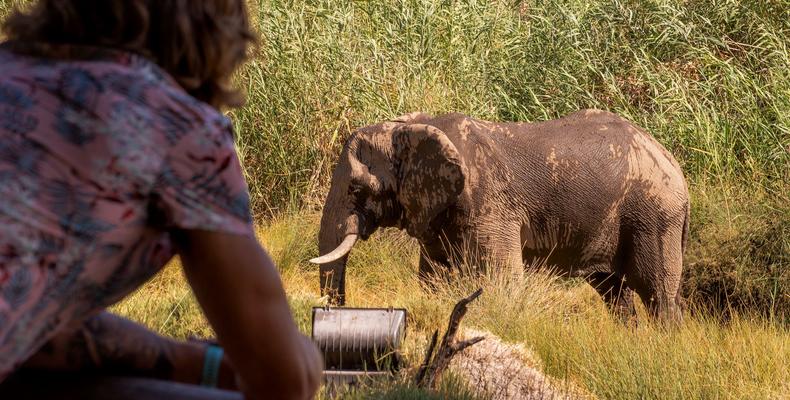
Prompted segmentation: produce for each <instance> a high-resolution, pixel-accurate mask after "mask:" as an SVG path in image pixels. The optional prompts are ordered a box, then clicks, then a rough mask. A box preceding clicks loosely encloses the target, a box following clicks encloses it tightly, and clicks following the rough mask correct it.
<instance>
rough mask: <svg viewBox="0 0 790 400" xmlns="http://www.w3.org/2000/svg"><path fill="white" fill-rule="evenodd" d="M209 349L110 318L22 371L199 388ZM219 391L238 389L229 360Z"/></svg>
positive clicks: (51, 346) (46, 350)
mask: <svg viewBox="0 0 790 400" xmlns="http://www.w3.org/2000/svg"><path fill="white" fill-rule="evenodd" d="M206 347H207V344H206V343H200V342H181V341H176V340H173V339H170V338H166V337H163V336H160V335H158V334H156V333H154V332H152V331H150V330H149V329H147V328H145V327H143V326H142V325H139V324H137V323H135V322H132V321H129V320H127V319H125V318H121V317H119V316H117V315H113V314H110V313H108V312H102V313H99V314H97V315H95V316H93V317H90V318H88V319H87V320H86V321H85V322H83V323H82V324H81V325H80V326H79V328H77V329H76V330H72V331H68V332H61V333H59V334H58V335H56V336H55V337H53V338H52V339H50V341H49V342H48V343H47V344H45V345H44V347H42V348H41V349H40V350H39V351H38V352H36V354H34V355H33V356H32V357H31V358H29V359H28V360H27V361H26V362H25V363H24V364H23V365H22V369H24V370H44V371H52V372H57V371H64V372H81V373H95V374H104V375H117V376H136V377H145V378H154V379H162V380H169V381H175V382H181V383H187V384H193V385H196V384H198V383H200V380H201V378H202V367H203V358H204V355H205V351H206ZM219 378H220V379H219V382H218V386H219V387H220V388H223V389H235V388H236V385H235V373H234V371H233V369H232V367H231V366H230V363H229V362H228V360H227V359H224V360H223V361H222V364H221V368H220V375H219Z"/></svg>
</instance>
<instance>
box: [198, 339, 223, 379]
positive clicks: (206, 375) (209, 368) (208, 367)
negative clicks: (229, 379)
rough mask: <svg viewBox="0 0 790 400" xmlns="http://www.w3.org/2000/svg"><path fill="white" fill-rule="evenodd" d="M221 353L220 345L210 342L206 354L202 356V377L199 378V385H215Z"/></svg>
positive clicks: (220, 362)
mask: <svg viewBox="0 0 790 400" xmlns="http://www.w3.org/2000/svg"><path fill="white" fill-rule="evenodd" d="M222 354H223V351H222V347H219V346H216V345H213V344H211V345H209V346H208V347H207V348H206V355H205V357H204V358H203V377H202V378H201V380H200V386H207V387H217V383H218V382H219V367H220V365H221V364H222Z"/></svg>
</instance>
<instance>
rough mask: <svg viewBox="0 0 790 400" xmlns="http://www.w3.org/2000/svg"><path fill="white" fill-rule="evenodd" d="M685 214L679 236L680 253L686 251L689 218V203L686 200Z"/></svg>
mask: <svg viewBox="0 0 790 400" xmlns="http://www.w3.org/2000/svg"><path fill="white" fill-rule="evenodd" d="M685 208H686V216H685V218H684V220H683V235H682V236H681V239H680V240H681V242H680V243H681V244H680V251H681V253H680V254H685V253H686V244H687V243H688V240H689V220H690V219H691V204H690V202H689V201H686V205H685Z"/></svg>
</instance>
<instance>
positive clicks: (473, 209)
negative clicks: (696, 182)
mask: <svg viewBox="0 0 790 400" xmlns="http://www.w3.org/2000/svg"><path fill="white" fill-rule="evenodd" d="M688 215H689V196H688V191H687V187H686V183H685V180H684V178H683V174H682V172H681V169H680V167H679V165H678V163H677V161H675V159H674V158H673V157H672V155H671V154H670V153H669V152H668V151H667V150H666V149H664V147H662V146H661V145H660V144H659V143H658V142H656V141H655V140H654V139H653V138H652V137H651V136H650V135H649V134H647V133H645V132H644V131H643V130H642V129H640V128H639V127H637V126H635V125H633V124H632V123H630V122H628V121H626V120H624V119H623V118H620V117H618V116H617V115H615V114H612V113H609V112H604V111H599V110H582V111H579V112H576V113H573V114H570V115H568V116H565V117H563V118H561V119H558V120H553V121H546V122H539V123H492V122H487V121H481V120H476V119H473V118H470V117H467V116H464V115H461V114H447V115H442V116H438V117H432V116H430V115H427V114H422V113H412V114H408V115H404V116H402V117H399V118H397V119H396V120H394V121H390V122H385V123H380V124H376V125H371V126H367V127H364V128H361V129H359V130H357V131H356V132H355V133H354V134H353V135H352V136H351V137H350V138H349V139H348V141H347V143H346V145H345V147H344V149H343V152H342V154H341V156H340V159H339V162H338V165H337V167H336V168H335V171H334V174H333V177H332V186H331V189H330V191H329V194H328V197H327V200H326V205H325V207H324V213H323V217H322V220H321V230H320V234H319V251H320V252H321V254H326V253H327V252H330V251H331V250H333V249H334V248H335V247H336V246H337V245H338V243H340V241H341V240H342V239H343V237H344V236H345V235H347V234H359V235H360V237H361V239H363V240H364V239H367V238H368V237H369V236H370V235H371V234H372V233H373V232H374V231H375V230H376V229H377V228H380V227H399V228H401V229H405V230H406V231H407V232H408V234H409V235H410V236H412V237H414V238H416V239H417V240H418V241H419V243H420V246H421V259H420V275H421V277H423V278H426V277H430V276H431V275H433V274H434V273H435V272H434V270H433V268H432V265H444V266H448V267H449V265H450V264H451V263H450V262H449V260H450V259H454V258H453V257H454V255H455V254H454V253H453V252H452V249H453V248H457V247H459V246H460V244H461V243H471V248H472V249H474V253H475V254H476V256H477V257H479V258H480V259H483V260H485V259H494V260H501V261H505V262H507V263H510V265H513V264H512V263H517V264H518V265H523V264H522V263H528V264H531V263H540V262H544V261H545V264H546V265H548V266H554V267H556V269H557V271H559V272H560V273H561V274H564V275H567V276H576V277H584V278H586V279H587V281H588V282H589V283H590V284H591V285H593V286H594V287H595V288H596V290H597V291H598V292H599V293H600V294H601V295H602V297H603V298H604V300H605V301H607V302H608V303H609V305H610V306H611V307H613V308H614V310H615V311H616V312H617V313H618V314H626V315H632V313H633V303H632V298H633V292H634V291H635V292H636V293H637V294H639V296H640V297H641V298H642V300H643V302H644V303H645V304H646V305H647V307H648V310H649V311H650V313H651V314H653V315H658V316H661V317H667V318H671V319H678V318H679V317H680V312H679V307H678V303H679V301H680V298H679V294H678V290H679V286H680V278H681V271H682V256H683V249H684V247H685V240H686V234H687V231H688ZM467 248H469V247H467ZM346 257H347V256H346ZM346 257H343V258H342V259H340V260H338V261H336V262H333V263H329V264H326V265H322V266H321V268H320V273H321V292H322V293H323V294H329V295H330V296H331V300H332V301H333V302H334V303H336V304H344V303H345V265H346V259H347V258H346ZM429 261H433V263H431V262H429Z"/></svg>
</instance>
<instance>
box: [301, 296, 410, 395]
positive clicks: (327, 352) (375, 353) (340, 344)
mask: <svg viewBox="0 0 790 400" xmlns="http://www.w3.org/2000/svg"><path fill="white" fill-rule="evenodd" d="M405 335H406V310H405V309H402V308H345V307H313V330H312V338H313V341H314V342H315V343H316V345H317V346H318V348H319V349H320V350H321V352H322V353H323V356H324V364H325V367H324V381H325V383H327V384H328V385H330V386H331V385H346V384H355V383H357V382H359V381H360V380H361V379H365V378H371V377H381V376H387V375H391V374H392V373H393V372H394V371H397V370H398V369H399V368H400V366H401V362H402V361H401V355H400V347H401V345H402V343H403V338H404V337H405Z"/></svg>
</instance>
